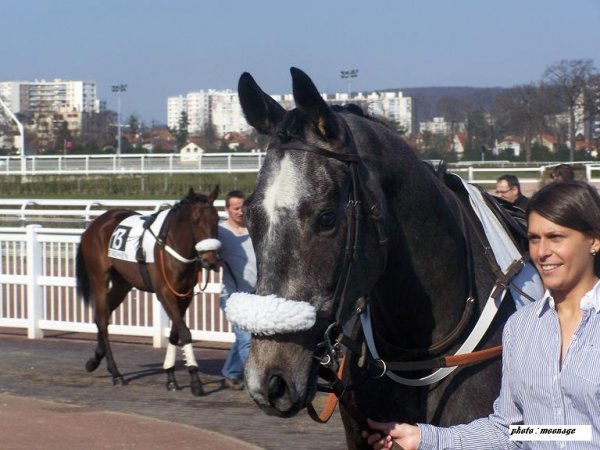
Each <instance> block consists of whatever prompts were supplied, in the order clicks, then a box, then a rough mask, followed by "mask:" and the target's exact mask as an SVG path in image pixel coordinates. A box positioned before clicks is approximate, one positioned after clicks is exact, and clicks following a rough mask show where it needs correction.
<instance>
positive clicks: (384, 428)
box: [363, 419, 421, 450]
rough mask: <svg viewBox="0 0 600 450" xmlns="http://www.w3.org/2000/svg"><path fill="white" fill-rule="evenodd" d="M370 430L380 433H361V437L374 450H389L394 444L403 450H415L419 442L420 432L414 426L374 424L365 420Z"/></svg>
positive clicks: (387, 423)
mask: <svg viewBox="0 0 600 450" xmlns="http://www.w3.org/2000/svg"><path fill="white" fill-rule="evenodd" d="M367 422H368V424H369V428H371V430H377V431H380V433H377V432H375V433H371V434H369V432H367V431H363V437H365V438H367V442H368V443H369V445H372V446H373V448H374V449H375V450H380V449H385V450H391V449H392V445H393V443H394V442H395V443H396V444H398V445H399V446H400V448H402V449H404V450H417V448H418V447H419V444H420V442H421V431H420V430H419V427H417V426H415V425H408V424H406V423H396V422H375V421H374V420H371V419H367Z"/></svg>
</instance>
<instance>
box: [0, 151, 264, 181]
mask: <svg viewBox="0 0 600 450" xmlns="http://www.w3.org/2000/svg"><path fill="white" fill-rule="evenodd" d="M264 156H265V154H264V153H246V152H240V153H204V154H202V155H200V156H199V157H198V158H197V159H192V160H187V159H183V158H182V157H181V155H179V154H174V153H157V154H148V155H146V154H127V155H123V154H121V155H64V156H62V155H59V156H55V155H52V156H50V155H49V156H37V155H36V156H25V157H23V158H21V157H19V156H0V175H20V176H35V175H129V174H135V175H143V174H176V173H198V174H200V173H252V172H258V170H259V169H260V166H261V165H262V163H263V159H264Z"/></svg>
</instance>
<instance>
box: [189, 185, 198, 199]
mask: <svg viewBox="0 0 600 450" xmlns="http://www.w3.org/2000/svg"><path fill="white" fill-rule="evenodd" d="M187 196H188V198H194V197H195V196H196V193H195V192H194V188H193V187H190V189H189V191H188V193H187Z"/></svg>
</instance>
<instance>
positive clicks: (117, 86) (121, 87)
mask: <svg viewBox="0 0 600 450" xmlns="http://www.w3.org/2000/svg"><path fill="white" fill-rule="evenodd" d="M126 90H127V85H126V84H113V86H112V91H113V92H116V93H117V155H120V154H121V92H125V91H126Z"/></svg>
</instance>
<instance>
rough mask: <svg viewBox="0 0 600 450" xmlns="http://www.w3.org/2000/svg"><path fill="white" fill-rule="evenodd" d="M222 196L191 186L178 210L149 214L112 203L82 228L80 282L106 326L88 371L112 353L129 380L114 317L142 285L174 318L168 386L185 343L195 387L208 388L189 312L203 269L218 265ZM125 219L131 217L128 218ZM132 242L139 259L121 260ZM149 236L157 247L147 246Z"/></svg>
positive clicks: (115, 373)
mask: <svg viewBox="0 0 600 450" xmlns="http://www.w3.org/2000/svg"><path fill="white" fill-rule="evenodd" d="M217 195H218V187H217V188H215V189H214V190H213V191H212V192H211V193H210V194H209V195H208V196H206V195H203V194H197V193H195V192H194V190H193V189H191V188H190V190H189V192H188V194H187V195H186V196H185V197H184V198H183V199H182V200H181V201H179V202H178V203H177V204H175V205H174V206H173V207H172V208H171V209H169V210H166V211H163V212H160V213H155V214H153V215H151V216H148V217H144V216H141V215H140V214H138V213H136V212H135V211H130V210H123V209H112V210H109V211H107V212H105V213H104V214H102V215H101V216H99V217H98V218H96V219H95V220H94V221H93V222H92V223H91V224H90V226H89V227H88V229H87V230H86V231H85V232H84V233H83V234H82V236H81V243H80V244H79V248H78V251H77V261H76V277H77V288H78V292H79V293H80V295H81V296H82V297H83V300H84V301H85V303H86V304H89V303H90V302H91V301H93V306H94V320H95V322H96V326H97V327H98V344H97V347H96V350H95V352H94V356H93V357H92V358H90V359H89V360H88V361H87V363H86V366H85V367H86V369H87V371H88V372H92V371H94V370H96V368H97V367H98V365H99V364H100V362H101V361H102V358H104V357H105V356H106V365H107V369H108V371H109V372H110V373H111V375H112V377H113V384H114V385H124V384H126V382H125V379H124V378H123V376H122V375H121V374H120V373H119V370H118V369H117V366H116V364H115V361H114V358H113V355H112V351H111V348H110V343H109V337H108V322H109V319H110V315H111V314H112V312H113V311H114V310H115V309H116V308H117V307H118V306H119V305H120V304H121V303H122V302H123V300H124V298H125V296H126V295H127V293H128V292H129V291H130V290H131V289H132V288H133V287H135V288H137V289H139V290H142V291H147V292H154V293H155V294H156V296H157V297H158V299H159V300H160V302H161V304H162V306H163V308H164V309H165V311H166V312H167V315H168V316H169V318H170V319H171V323H172V326H171V333H170V336H169V345H168V348H167V354H166V357H165V361H164V365H163V368H164V370H165V371H166V373H167V389H169V390H178V389H179V386H178V385H177V381H176V379H175V360H176V353H177V345H181V346H182V347H183V354H184V356H185V363H186V366H187V369H188V372H189V374H190V377H191V383H190V385H191V390H192V393H193V394H194V395H202V394H203V393H204V391H203V388H202V383H201V381H200V378H199V376H198V363H197V362H196V359H195V357H194V351H193V347H192V335H191V333H190V330H189V328H188V327H187V325H186V324H185V321H184V315H185V311H186V310H187V308H188V306H189V304H190V302H191V300H192V296H193V289H194V286H195V284H196V280H197V276H198V273H199V272H200V271H202V269H203V268H204V269H212V270H218V269H217V261H218V255H217V250H218V249H219V247H220V242H219V241H218V240H217V229H218V221H219V216H218V213H217V210H216V208H215V207H214V206H213V202H214V200H215V199H216V197H217ZM128 218H129V219H128ZM125 219H127V221H125V222H124V220H125ZM136 221H138V222H140V223H141V225H140V224H136ZM161 223H162V225H161ZM153 225H154V226H153ZM136 227H138V228H136ZM153 228H154V229H153ZM135 230H142V231H141V233H140V235H141V236H140V235H138V236H140V237H139V238H138V239H136V238H135V237H134V235H135V233H136V231H135ZM127 242H130V243H131V244H133V246H134V247H133V249H134V254H135V258H134V259H135V260H134V261H131V260H125V259H121V258H125V257H126V244H127ZM143 242H146V245H150V247H145V246H144V245H142V244H143ZM148 242H149V244H148ZM130 246H131V245H130ZM127 248H130V247H127ZM148 249H149V250H148ZM109 255H110V256H109ZM130 259H131V258H130Z"/></svg>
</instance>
